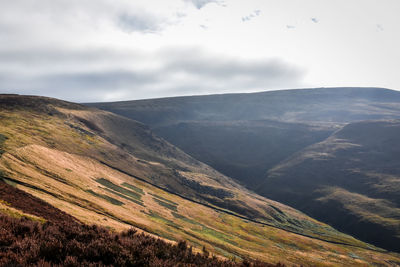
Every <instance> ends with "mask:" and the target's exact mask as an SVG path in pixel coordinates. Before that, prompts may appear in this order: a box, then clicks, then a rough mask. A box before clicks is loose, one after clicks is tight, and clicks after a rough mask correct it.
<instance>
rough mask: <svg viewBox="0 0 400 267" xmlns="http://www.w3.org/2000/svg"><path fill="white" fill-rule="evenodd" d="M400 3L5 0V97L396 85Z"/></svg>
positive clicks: (97, 97)
mask: <svg viewBox="0 0 400 267" xmlns="http://www.w3.org/2000/svg"><path fill="white" fill-rule="evenodd" d="M399 11H400V0H301V1H300V0H0V93H18V94H30V95H44V96H51V97H56V98H61V99H64V100H69V101H75V102H95V101H117V100H132V99H143V98H158V97H169V96H181V95H199V94H220V93H237V92H258V91H267V90H279V89H292V88H293V89H294V88H311V87H340V86H357V87H364V86H365V87H385V88H390V89H394V90H400V75H399V73H398V71H399V70H400V16H399V15H398V13H399Z"/></svg>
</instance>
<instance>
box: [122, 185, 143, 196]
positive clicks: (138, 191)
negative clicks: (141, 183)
mask: <svg viewBox="0 0 400 267" xmlns="http://www.w3.org/2000/svg"><path fill="white" fill-rule="evenodd" d="M122 186H125V187H128V188H129V189H132V190H133V191H135V192H136V193H139V194H141V195H144V191H143V189H141V188H139V187H136V186H134V185H132V184H128V183H123V184H122Z"/></svg>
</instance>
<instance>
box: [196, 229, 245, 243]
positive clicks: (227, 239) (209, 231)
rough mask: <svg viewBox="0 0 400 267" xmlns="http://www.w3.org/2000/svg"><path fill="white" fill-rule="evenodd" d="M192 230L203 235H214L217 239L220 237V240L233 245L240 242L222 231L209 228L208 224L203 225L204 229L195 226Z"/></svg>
mask: <svg viewBox="0 0 400 267" xmlns="http://www.w3.org/2000/svg"><path fill="white" fill-rule="evenodd" d="M191 230H192V231H194V232H197V233H199V234H201V235H203V236H209V237H214V238H216V239H219V240H221V241H224V242H226V243H229V244H231V245H234V246H238V243H236V242H235V241H233V240H232V238H231V237H229V236H227V235H225V234H223V233H221V232H218V231H216V230H214V229H211V228H208V227H207V226H202V229H196V228H193V229H191Z"/></svg>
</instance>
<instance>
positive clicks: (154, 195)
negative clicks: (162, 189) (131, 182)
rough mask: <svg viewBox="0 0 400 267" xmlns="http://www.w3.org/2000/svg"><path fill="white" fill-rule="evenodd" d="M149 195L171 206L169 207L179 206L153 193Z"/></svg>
mask: <svg viewBox="0 0 400 267" xmlns="http://www.w3.org/2000/svg"><path fill="white" fill-rule="evenodd" d="M149 194H150V195H152V196H153V197H156V198H158V199H160V200H163V201H165V202H168V203H169V204H171V205H175V206H178V205H179V204H178V203H176V202H173V201H172V200H169V199H166V198H163V197H161V196H159V195H156V194H153V193H149Z"/></svg>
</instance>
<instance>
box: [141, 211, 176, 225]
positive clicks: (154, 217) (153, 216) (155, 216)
mask: <svg viewBox="0 0 400 267" xmlns="http://www.w3.org/2000/svg"><path fill="white" fill-rule="evenodd" d="M146 214H147V216H149V217H150V218H151V219H152V220H153V221H156V222H159V223H162V224H165V225H168V226H171V227H173V228H176V229H182V226H180V225H178V224H176V223H174V222H173V221H171V220H168V219H166V218H164V217H162V216H161V215H160V214H158V213H157V212H155V211H152V210H150V211H149V213H146Z"/></svg>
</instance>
